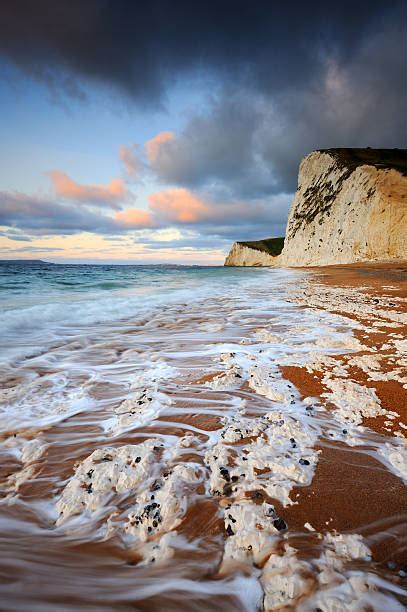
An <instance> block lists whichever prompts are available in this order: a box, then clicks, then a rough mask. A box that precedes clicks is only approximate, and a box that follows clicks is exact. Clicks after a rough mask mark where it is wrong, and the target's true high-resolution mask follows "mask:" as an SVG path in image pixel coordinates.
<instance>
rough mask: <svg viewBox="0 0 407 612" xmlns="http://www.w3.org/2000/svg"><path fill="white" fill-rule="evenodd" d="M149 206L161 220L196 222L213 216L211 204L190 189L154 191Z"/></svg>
mask: <svg viewBox="0 0 407 612" xmlns="http://www.w3.org/2000/svg"><path fill="white" fill-rule="evenodd" d="M148 203H149V208H150V210H151V211H152V212H153V213H154V215H155V216H156V217H157V218H159V219H160V220H163V219H164V220H166V221H170V222H178V223H196V222H198V221H203V220H205V219H208V218H209V217H210V216H211V206H210V205H209V204H207V203H205V202H204V201H203V200H201V199H199V198H198V197H196V196H195V195H194V194H193V193H191V192H190V191H188V189H166V190H164V191H158V192H157V193H152V194H151V195H150V196H149V198H148Z"/></svg>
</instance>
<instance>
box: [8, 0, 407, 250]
mask: <svg viewBox="0 0 407 612" xmlns="http://www.w3.org/2000/svg"><path fill="white" fill-rule="evenodd" d="M0 55H2V56H3V59H4V61H6V62H11V63H13V64H14V65H16V66H17V67H18V68H19V69H20V70H22V71H23V73H25V74H27V75H29V76H30V77H31V78H35V79H39V80H42V81H44V82H45V83H47V84H48V85H49V86H50V87H51V88H52V89H53V90H55V89H58V88H59V90H60V91H61V92H62V93H63V94H64V95H68V96H69V95H71V96H76V97H78V96H80V95H81V91H82V90H86V87H87V85H88V84H89V83H95V82H96V83H100V84H102V85H106V86H107V87H108V88H110V89H112V88H113V89H114V90H115V91H119V92H120V93H121V94H122V97H123V98H126V99H127V100H130V101H133V102H134V103H136V104H143V105H148V106H149V108H150V107H153V106H156V107H157V106H158V105H160V104H161V103H162V102H163V100H164V101H165V93H166V91H167V90H168V89H169V88H171V86H172V85H173V84H174V83H175V82H176V81H178V80H179V79H182V78H188V77H189V76H194V77H196V76H197V75H198V76H199V75H201V76H204V77H207V76H208V75H209V76H210V77H211V79H212V80H211V81H210V82H212V83H215V84H216V88H214V92H213V93H212V96H213V97H212V105H211V107H210V108H208V110H207V111H206V112H201V113H197V114H195V116H192V117H190V118H189V120H188V122H187V123H186V125H185V127H184V129H183V131H182V132H181V133H180V134H176V137H175V139H172V140H171V139H170V140H167V141H166V142H164V143H163V144H162V146H161V147H160V149H159V153H158V155H156V156H155V158H154V159H153V160H150V162H151V169H152V170H153V171H154V173H155V174H156V176H157V177H158V178H159V179H160V180H161V181H162V183H163V185H172V186H181V187H185V188H187V189H191V190H197V191H198V192H200V193H204V192H205V193H206V194H207V195H208V198H209V199H210V200H211V201H213V202H222V203H223V205H225V204H227V203H228V202H231V203H233V202H234V201H238V202H241V203H242V202H244V201H246V202H247V206H248V207H250V208H251V210H252V211H253V216H251V215H248V216H247V215H242V217H240V218H236V220H234V221H233V222H229V223H228V221H227V219H226V218H224V219H222V218H221V216H222V215H220V217H219V218H218V219H217V220H213V221H202V220H200V221H199V222H197V224H196V226H199V231H200V232H202V233H203V234H207V233H208V232H209V231H212V232H213V230H214V227H215V226H216V225H217V227H218V228H219V234H220V235H222V236H229V235H230V237H236V234H237V228H239V231H241V237H242V238H245V237H247V238H255V237H261V236H262V234H263V235H264V234H266V235H267V234H269V235H271V234H272V233H274V234H280V233H281V229H280V228H282V227H283V225H284V219H283V218H282V215H283V213H282V212H281V210H280V209H279V208H278V204H277V201H278V200H273V199H271V196H272V195H273V194H278V193H282V194H284V193H287V192H293V191H294V190H295V187H296V177H297V171H298V164H299V161H300V159H301V157H302V156H303V155H304V154H306V153H307V152H309V151H311V150H314V149H317V148H327V147H338V146H372V147H395V146H398V147H403V146H405V143H406V140H407V122H406V121H405V106H406V98H407V77H406V74H407V59H406V58H407V3H406V2H405V1H400V0H395V1H392V2H383V1H380V2H379V1H376V0H369V1H368V0H360V1H357V2H354V1H353V0H352V1H349V0H343V1H341V2H335V3H334V2H327V1H326V0H324V1H321V2H317V1H309V2H303V1H298V2H289V1H288V2H284V3H283V2H276V1H274V2H273V1H272V0H268V1H261V0H257V1H256V2H250V1H249V0H245V1H242V0H233V1H232V0H223V1H219V0H212V1H211V2H203V1H196V2H191V1H190V0H188V1H187V0H177V1H176V2H174V1H172V0H171V1H170V0H166V1H163V0H155V1H154V0H149V1H147V0H146V1H144V2H130V1H129V2H124V1H123V0H99V1H96V0H87V1H86V2H83V1H82V0H71V1H70V2H67V1H66V2H62V1H60V2H55V1H54V0H36V1H34V0H25V1H23V0H3V1H2V3H1V13H0ZM204 81H205V79H203V82H204ZM134 138H135V135H134V134H129V142H134ZM130 152H131V155H130ZM136 153H137V151H136V150H133V149H131V150H130V149H129V148H123V149H122V159H123V162H124V163H125V164H126V168H127V171H128V173H130V174H131V173H133V170H134V173H135V172H136V167H137V164H138V159H137V156H136ZM284 197H285V196H284ZM267 198H270V199H269V201H268V200H267ZM284 201H285V200H284ZM267 202H269V206H270V208H273V207H277V208H276V210H275V212H274V214H273V215H272V216H270V215H269V213H268V207H267ZM48 204H49V203H42V210H43V217H44V218H46V219H47V222H46V225H47V224H48V226H49V227H51V228H56V227H57V226H58V229H61V228H62V226H63V225H64V223H65V225H66V226H67V228H66V231H77V230H73V229H72V228H73V227H76V228H82V229H88V230H89V231H100V232H105V233H106V232H113V231H115V228H116V230H117V223H116V225H115V224H114V222H113V221H112V219H110V218H108V217H106V216H103V215H97V214H94V213H91V212H89V211H86V210H82V211H80V210H73V209H71V208H68V207H66V211H65V212H66V219H65V221H64V220H63V219H62V217H63V214H62V213H64V214H65V212H64V210H63V209H62V205H60V204H59V205H58V206H57V207H56V209H55V210H53V211H52V210H48V208H47V206H48ZM286 208H287V207H286ZM19 210H21V201H19ZM16 214H17V213H16ZM255 214H256V215H259V216H258V217H257V221H256V219H255V218H254V215H255ZM284 214H286V209H285V213H284ZM7 215H8V216H7V218H9V219H11V221H13V219H14V217H13V214H12V211H11V210H8V213H7ZM21 215H22V216H20V221H18V220H15V224H16V226H17V225H18V223H19V222H20V223H21V220H22V219H24V223H25V224H26V225H25V226H24V228H26V227H27V224H28V226H29V224H30V223H32V224H33V226H35V227H39V226H40V223H41V221H40V220H39V219H38V217H36V215H35V214H34V215H33V218H32V220H31V221H30V219H29V216H28V215H23V214H22V213H21ZM0 222H1V220H0ZM160 223H161V222H159V225H158V226H159V227H161V226H162V225H160ZM36 224H37V225H36ZM20 226H21V225H20ZM239 226H240V227H239ZM21 227H23V226H21ZM262 228H267V229H266V230H265V229H263V230H262ZM273 228H274V229H273ZM119 230H120V231H122V228H119ZM123 231H124V230H123ZM260 232H261V233H260ZM239 237H240V236H239Z"/></svg>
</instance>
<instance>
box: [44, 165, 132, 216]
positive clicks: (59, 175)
mask: <svg viewBox="0 0 407 612" xmlns="http://www.w3.org/2000/svg"><path fill="white" fill-rule="evenodd" d="M48 176H49V178H50V179H51V182H52V186H53V189H54V191H55V193H56V195H57V196H59V197H61V198H66V199H68V200H76V201H78V202H85V203H94V204H99V205H102V206H108V207H109V208H119V206H118V205H117V202H118V201H120V200H122V199H123V198H124V197H125V196H126V189H125V187H124V183H123V181H122V179H112V180H111V181H110V183H108V184H107V185H81V184H80V183H77V182H76V181H74V180H73V179H71V178H70V177H69V176H68V175H67V174H65V172H61V171H60V170H53V171H51V172H48Z"/></svg>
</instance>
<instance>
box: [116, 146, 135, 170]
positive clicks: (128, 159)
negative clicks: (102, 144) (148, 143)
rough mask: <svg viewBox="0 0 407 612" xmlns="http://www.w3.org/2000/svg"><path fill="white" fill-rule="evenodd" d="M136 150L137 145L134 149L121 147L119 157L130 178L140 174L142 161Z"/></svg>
mask: <svg viewBox="0 0 407 612" xmlns="http://www.w3.org/2000/svg"><path fill="white" fill-rule="evenodd" d="M136 148H137V145H134V146H133V147H126V146H125V145H121V147H120V148H119V157H120V159H121V161H122V162H123V165H124V167H125V169H126V172H127V174H128V175H130V176H136V175H137V174H139V172H140V160H139V158H138V157H137V155H136V152H135V149H136Z"/></svg>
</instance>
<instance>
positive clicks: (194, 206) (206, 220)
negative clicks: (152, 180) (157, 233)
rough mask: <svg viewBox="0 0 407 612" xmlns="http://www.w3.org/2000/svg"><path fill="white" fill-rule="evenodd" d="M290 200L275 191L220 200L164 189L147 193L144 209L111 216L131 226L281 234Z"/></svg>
mask: <svg viewBox="0 0 407 612" xmlns="http://www.w3.org/2000/svg"><path fill="white" fill-rule="evenodd" d="M291 200H292V196H291V195H290V194H279V195H277V196H273V197H271V198H269V199H267V200H257V201H252V202H227V203H222V202H216V201H211V200H209V199H207V198H204V197H203V196H201V195H199V194H196V193H194V192H192V191H190V190H188V189H182V188H175V189H164V190H162V191H158V192H155V193H152V194H150V196H149V198H148V211H145V210H141V209H137V208H131V209H128V210H126V211H121V212H118V213H116V215H115V220H116V221H118V222H120V223H121V224H122V227H123V228H126V227H127V228H132V229H138V228H157V229H158V228H166V227H168V226H178V227H188V228H194V229H196V230H198V231H199V232H200V233H203V234H208V233H211V234H212V235H217V236H222V235H227V236H230V235H232V234H233V231H234V232H235V233H236V231H237V230H236V228H239V227H240V228H242V229H241V231H242V232H243V231H245V232H246V234H247V235H248V236H250V237H258V236H259V235H263V237H264V234H267V233H270V232H274V233H273V235H282V234H283V233H284V230H285V223H286V218H287V212H288V208H289V206H290V203H291ZM265 226H266V227H267V230H265ZM243 228H244V229H243Z"/></svg>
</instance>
